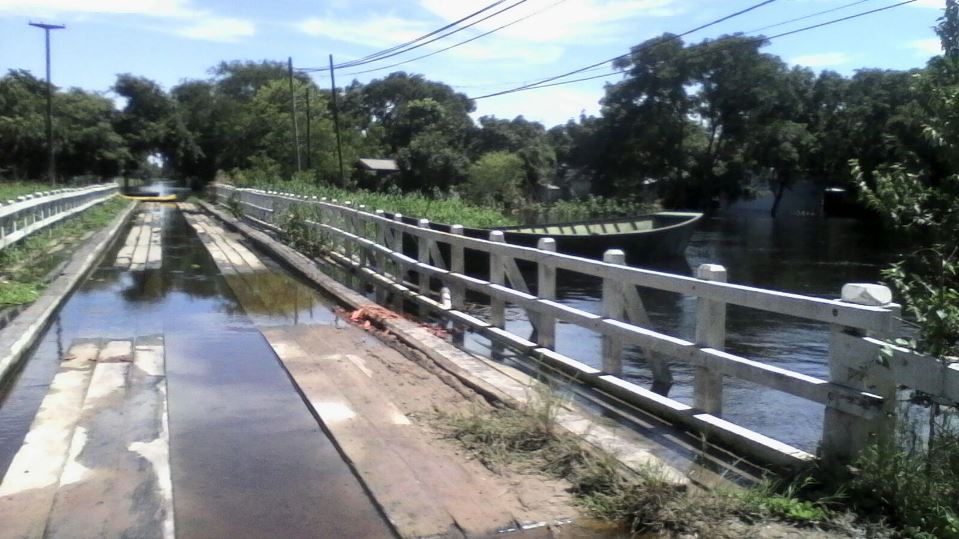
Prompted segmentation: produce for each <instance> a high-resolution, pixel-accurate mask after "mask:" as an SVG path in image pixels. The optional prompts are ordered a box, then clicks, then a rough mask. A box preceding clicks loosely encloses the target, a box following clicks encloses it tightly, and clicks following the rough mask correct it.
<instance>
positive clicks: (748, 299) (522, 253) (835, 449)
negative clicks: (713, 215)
mask: <svg viewBox="0 0 959 539" xmlns="http://www.w3.org/2000/svg"><path fill="white" fill-rule="evenodd" d="M216 194H217V198H218V201H219V202H220V203H221V204H225V205H231V206H233V207H234V208H239V209H240V210H241V211H242V213H243V214H244V216H245V217H248V218H251V219H253V220H256V221H259V222H261V223H264V224H267V225H269V226H272V227H274V228H277V227H279V226H281V224H282V223H280V222H279V220H278V218H277V217H278V216H279V215H281V214H284V213H285V212H287V211H288V210H289V208H290V207H291V206H301V207H306V208H310V209H312V210H313V212H312V215H313V216H314V217H313V219H311V220H309V221H307V225H308V227H309V229H310V230H312V232H313V233H314V234H315V235H316V238H317V239H321V240H325V241H326V242H327V244H328V252H327V253H326V254H327V255H328V256H330V257H332V258H334V259H336V260H337V261H339V262H340V263H341V264H343V265H345V266H347V267H350V268H351V269H352V270H353V271H354V272H356V273H358V274H359V275H361V276H363V277H365V278H367V279H368V280H369V281H371V282H373V283H374V284H375V285H377V286H376V290H377V298H378V300H380V301H381V302H383V301H386V293H387V292H393V293H395V294H396V295H399V296H406V297H408V298H411V299H415V300H417V301H418V302H420V304H422V305H426V306H428V308H430V309H432V310H434V311H436V312H439V313H441V314H443V315H444V316H446V317H448V318H450V319H452V320H454V321H455V322H458V323H461V324H465V325H467V326H469V327H471V328H474V329H476V330H478V331H481V332H483V333H485V334H486V335H487V336H489V337H491V338H492V339H493V340H496V341H499V342H502V343H506V344H508V345H510V346H512V347H515V348H517V349H519V350H521V351H523V352H524V353H526V354H529V355H532V356H536V357H537V358H538V359H539V360H540V361H542V362H545V363H546V364H548V365H550V366H551V367H552V368H555V369H558V370H561V371H563V372H565V373H567V374H568V375H570V376H574V377H576V378H577V379H579V380H580V381H582V382H583V383H586V384H589V385H591V386H592V387H594V388H596V389H597V390H599V391H601V392H604V393H607V394H609V395H611V396H613V397H615V398H617V399H621V400H623V401H625V402H627V403H630V404H632V405H635V406H639V407H641V408H644V409H647V410H649V411H651V412H653V413H656V414H658V415H661V416H662V417H665V418H666V419H669V420H671V421H675V422H677V423H680V424H683V425H685V426H686V427H687V428H690V429H693V430H695V431H697V432H702V433H704V434H708V435H709V436H711V437H714V438H716V439H718V440H720V441H722V442H723V443H725V444H727V445H729V446H731V447H732V448H733V449H735V450H737V451H741V452H742V453H745V454H748V455H752V456H754V457H755V458H759V459H762V460H764V461H766V462H769V463H772V464H774V465H780V466H785V467H794V466H796V465H798V464H801V463H804V462H807V461H809V460H811V459H813V458H814V457H813V455H811V454H809V453H807V452H804V451H802V450H800V449H797V448H795V447H791V446H789V445H787V444H785V443H782V442H780V441H777V440H774V439H772V438H769V437H767V436H764V435H762V434H759V433H756V432H753V431H750V430H748V429H746V428H744V427H742V426H740V425H736V424H733V423H731V422H729V421H726V420H724V419H722V418H721V417H720V416H721V414H722V395H723V379H724V378H726V377H731V378H738V379H741V380H745V381H749V382H752V383H755V384H759V385H762V386H765V387H769V388H772V389H775V390H778V391H782V392H784V393H788V394H792V395H796V396H799V397H801V398H804V399H807V400H810V401H813V402H817V403H820V404H822V405H824V406H825V417H824V422H823V432H822V441H821V453H822V456H823V457H824V458H828V459H830V460H835V461H838V462H848V461H849V460H850V459H852V458H853V457H854V456H855V455H856V454H858V452H859V451H861V450H862V449H863V448H864V447H865V446H866V444H868V443H870V441H871V440H873V439H874V437H875V436H876V435H881V434H883V433H888V432H891V428H892V425H893V424H894V417H895V401H896V399H895V395H896V390H897V388H898V387H899V386H905V387H908V388H913V389H918V390H921V391H924V392H926V393H928V394H930V395H933V396H934V397H936V398H941V399H945V400H949V401H959V365H956V364H950V363H948V362H945V361H942V360H939V359H937V358H932V357H928V356H922V355H919V354H916V353H914V352H911V351H909V350H905V349H902V348H897V347H889V345H887V344H886V342H885V341H887V340H889V339H892V338H894V337H896V336H897V332H898V329H899V328H898V322H897V321H898V319H899V314H900V313H899V308H898V306H897V305H894V304H886V305H860V304H856V303H851V302H849V301H842V300H829V299H823V298H815V297H809V296H802V295H798V294H791V293H786V292H780V291H776V290H767V289H762V288H755V287H749V286H744V285H737V284H731V283H726V282H725V269H724V268H722V266H717V265H712V264H704V265H702V266H700V267H699V268H698V269H697V272H696V277H686V276H680V275H672V274H668V273H663V272H657V271H652V270H647V269H642V268H634V267H630V266H626V265H624V264H623V254H622V252H621V251H608V252H607V253H606V256H605V257H604V260H603V261H598V260H592V259H586V258H581V257H576V256H570V255H565V254H561V253H556V252H555V244H554V242H553V241H552V240H550V239H548V238H546V239H543V240H541V241H540V244H539V246H538V247H539V248H537V249H534V248H529V247H522V246H516V245H510V244H507V243H504V242H503V236H502V232H499V231H491V232H490V238H489V239H488V240H483V239H476V238H469V237H466V236H463V235H461V232H462V227H457V226H454V227H453V229H452V231H451V233H446V232H441V231H437V230H432V229H430V228H429V222H428V221H426V220H421V221H420V222H419V225H418V226H417V225H410V224H406V223H403V222H401V221H400V218H401V217H402V216H398V215H397V216H394V218H393V219H388V218H387V217H385V215H384V214H383V212H382V211H376V212H372V213H371V212H368V211H365V208H363V207H362V206H360V207H353V206H352V205H351V204H350V203H349V202H344V203H342V204H338V203H336V201H335V200H334V201H329V202H328V201H326V200H322V199H321V200H317V199H316V198H315V197H313V198H307V197H302V196H295V195H291V194H283V193H269V192H265V191H259V190H250V189H235V188H232V187H230V186H218V187H216ZM404 239H405V241H406V243H404ZM410 241H412V242H413V243H414V244H415V245H416V257H415V258H414V257H413V256H409V255H407V254H404V245H405V246H406V247H407V250H406V252H409V245H410ZM441 247H442V248H441ZM467 249H469V250H471V251H478V252H481V253H485V254H486V255H488V258H489V280H482V279H478V278H476V277H473V276H470V275H467V274H466V272H465V271H464V260H465V255H464V253H465V250H467ZM444 253H446V254H445V255H444ZM518 260H520V261H526V262H527V263H531V264H535V266H536V269H537V271H536V282H535V283H527V282H526V280H525V278H524V275H523V273H522V272H521V271H520V269H519V267H518V266H517V263H516V262H517V261H518ZM560 269H561V270H565V271H569V272H575V273H581V274H585V275H590V276H592V277H596V278H599V279H601V280H602V283H603V286H602V314H594V313H589V312H585V311H582V310H579V309H575V308H573V307H570V306H567V305H563V304H560V303H557V302H556V301H555V291H556V271H557V270H560ZM409 275H414V276H415V277H416V279H415V282H410V281H409V280H408V279H407V278H406V277H407V276H409ZM436 281H438V282H440V283H442V286H443V287H444V289H445V291H446V292H448V294H447V298H448V299H447V301H445V302H437V301H435V300H434V299H432V298H435V297H437V291H436V290H435V289H431V288H430V285H431V282H436ZM530 284H533V285H534V286H532V287H531V286H530ZM637 286H640V287H646V288H652V289H657V290H665V291H669V292H675V293H679V294H683V295H687V296H693V297H695V298H696V301H697V315H696V332H695V340H694V341H689V340H685V339H682V338H678V337H675V336H671V335H667V334H664V333H660V332H657V331H654V330H653V329H651V327H650V323H649V319H648V317H647V316H646V312H645V309H644V308H643V304H642V300H641V299H640V296H639V294H638V292H637V289H636V287H637ZM467 290H470V291H472V292H474V293H479V294H482V295H485V296H486V297H488V298H489V303H490V311H489V316H488V317H487V318H486V319H480V318H477V317H475V316H472V315H470V314H467V313H466V309H465V295H466V291H467ZM531 290H535V294H534V293H533V292H532V291H531ZM847 299H850V298H847ZM507 303H511V304H514V305H516V306H518V307H521V308H523V309H524V310H525V311H526V312H527V313H528V315H529V320H530V322H531V324H532V326H533V327H534V329H535V337H531V339H534V340H535V342H534V341H530V340H527V339H525V338H523V337H520V336H518V335H514V334H511V333H509V332H507V331H505V329H504V326H505V306H506V304H507ZM727 305H739V306H742V307H747V308H750V309H756V310H760V311H765V312H772V313H778V314H785V315H789V316H793V317H796V318H800V319H806V320H813V321H818V322H824V323H828V324H829V325H830V328H831V332H830V335H831V336H830V339H829V372H830V375H829V379H828V380H823V379H820V378H816V377H813V376H808V375H805V374H801V373H798V372H794V371H790V370H787V369H783V368H780V367H776V366H773V365H768V364H766V363H764V362H762V361H757V360H754V359H748V358H745V357H741V356H738V355H735V354H732V353H729V352H726V351H724V350H723V348H724V346H725V341H726V306H727ZM557 320H560V321H563V322H565V323H569V324H575V325H578V326H580V327H583V328H586V329H588V330H590V331H593V332H596V333H598V334H599V335H600V336H601V338H602V361H603V363H602V370H600V369H595V368H593V367H590V366H588V365H585V364H583V363H582V362H579V361H577V360H575V359H573V358H569V357H566V356H563V355H561V354H558V353H557V352H556V351H555V350H554V347H555V325H556V322H557ZM626 345H633V346H638V347H641V348H642V349H644V351H645V352H646V354H645V355H646V359H647V363H648V366H649V367H650V370H651V371H652V375H653V379H654V380H655V381H656V382H657V383H668V382H669V381H670V380H671V374H670V371H669V364H670V363H684V364H687V365H690V366H692V367H693V368H694V373H695V375H694V384H693V390H694V405H693V406H689V405H686V404H683V403H680V402H678V401H675V400H673V399H669V398H667V397H665V396H662V395H660V394H657V393H656V392H654V391H652V390H650V389H646V388H643V387H640V386H638V385H636V384H634V383H631V382H628V381H626V380H623V379H622V378H620V377H619V376H618V375H620V374H621V373H622V363H621V355H622V350H623V347H624V346H626ZM883 347H887V348H889V349H890V350H892V351H893V354H892V360H890V361H879V357H880V350H881V349H882V348H883ZM887 355H888V354H887ZM784 420H785V418H784Z"/></svg>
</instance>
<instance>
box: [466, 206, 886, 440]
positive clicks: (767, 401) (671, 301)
mask: <svg viewBox="0 0 959 539" xmlns="http://www.w3.org/2000/svg"><path fill="white" fill-rule="evenodd" d="M894 255H895V247H894V246H892V245H889V244H888V243H887V242H886V241H884V239H883V238H882V237H880V235H879V233H878V231H877V230H876V228H875V226H869V225H866V224H863V223H860V222H858V221H854V220H846V219H817V218H781V219H779V220H776V221H773V220H771V219H768V218H765V217H749V218H732V217H729V218H721V219H720V218H716V219H707V220H704V221H703V222H702V223H701V225H700V226H699V228H698V229H697V231H696V233H695V234H694V235H693V238H692V240H691V242H690V245H689V248H688V249H687V251H686V257H685V258H684V259H679V260H671V261H661V262H660V263H659V264H658V265H656V266H655V267H654V269H660V270H663V271H669V272H673V273H681V274H686V275H690V274H692V268H696V267H697V266H699V265H700V264H703V263H713V264H722V265H724V266H725V267H726V269H727V271H728V276H729V278H728V280H729V282H733V283H739V284H747V285H753V286H759V287H763V288H771V289H776V290H785V291H789V292H796V293H801V294H806V295H811V296H818V297H825V298H836V297H838V295H839V290H840V288H842V285H843V284H845V283H848V282H876V281H877V280H878V279H879V278H880V275H879V272H880V270H881V269H882V268H884V267H886V266H887V265H888V263H889V262H890V261H891V260H893V259H894ZM528 278H532V279H535V274H534V275H533V276H531V277H528ZM557 278H558V284H557V293H558V296H559V300H560V302H561V303H564V304H566V305H570V306H573V307H576V308H578V309H582V310H584V311H588V312H593V313H599V312H600V310H601V308H602V305H601V283H600V282H599V280H598V279H591V278H589V277H584V276H578V275H574V274H571V273H568V272H563V271H560V272H559V273H558V276H557ZM639 290H640V294H641V295H642V297H643V301H644V304H645V306H646V308H647V310H648V311H649V314H650V318H651V319H652V322H653V325H654V327H655V329H657V330H658V331H661V332H664V333H667V334H670V335H675V336H679V337H683V338H685V339H689V340H692V339H693V336H694V333H695V325H696V301H695V298H692V297H685V296H681V295H678V294H672V293H668V292H659V291H653V290H648V289H642V288H641V289H639ZM507 315H508V319H509V320H508V322H507V327H508V329H510V330H511V331H514V332H515V333H517V334H519V335H523V336H528V335H530V332H531V328H530V326H529V323H528V322H527V321H526V317H525V314H524V312H522V311H521V310H518V309H513V310H511V311H510V312H508V313H507ZM828 336H829V328H828V326H827V325H826V324H821V323H817V322H809V321H805V320H800V319H797V318H792V317H788V316H781V315H775V314H770V313H764V312H761V311H755V310H751V309H744V308H739V307H736V306H730V307H729V309H728V313H727V349H728V350H729V351H731V352H734V353H737V354H740V355H742V356H744V357H747V358H750V359H754V360H758V361H762V362H765V363H769V364H772V365H776V366H779V367H783V368H787V369H790V370H794V371H797V372H800V373H803V374H807V375H811V376H816V377H819V378H827V377H828ZM556 343H557V350H558V351H560V352H562V353H564V354H567V355H569V356H571V357H574V358H576V359H579V360H580V361H584V362H585V363H588V364H590V365H592V366H595V367H599V366H601V360H600V356H599V351H600V339H599V336H598V335H597V334H596V333H593V332H590V331H588V330H584V329H582V328H579V327H577V326H573V325H570V324H564V323H560V324H559V325H558V327H557V336H556ZM476 346H478V347H488V343H485V342H483V341H482V340H477V341H476ZM624 359H625V360H624V371H625V376H626V378H628V379H630V380H632V381H635V382H637V383H640V384H643V385H645V386H647V387H649V385H650V384H651V382H652V380H651V378H650V374H649V371H648V369H647V368H646V365H645V362H644V361H643V359H642V354H641V353H640V351H639V350H635V349H633V350H627V351H626V354H625V358H624ZM673 374H674V378H675V384H674V385H673V386H672V387H671V388H670V390H669V396H670V397H672V398H675V399H677V400H679V401H681V402H685V403H687V404H692V386H691V382H692V370H691V369H689V368H686V367H684V366H683V365H673ZM724 399H725V403H724V414H723V417H725V418H726V419H729V420H731V421H733V422H735V423H738V424H741V425H743V426H746V427H748V428H750V429H753V430H756V431H758V432H761V433H763V434H766V435H768V436H772V437H773V438H776V439H779V440H782V441H784V442H787V443H789V444H792V445H794V446H796V447H800V448H802V449H805V450H807V451H814V450H815V448H816V445H817V444H818V443H819V439H820V435H821V429H822V419H823V407H822V406H821V405H818V404H815V403H812V402H810V401H806V400H804V399H800V398H798V397H793V396H790V395H787V394H785V393H781V392H778V391H773V390H769V389H767V388H764V387H761V386H756V385H754V384H750V383H747V382H742V381H739V380H735V379H731V378H727V379H726V385H725V395H724Z"/></svg>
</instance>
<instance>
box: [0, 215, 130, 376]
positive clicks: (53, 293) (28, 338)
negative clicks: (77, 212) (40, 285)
mask: <svg viewBox="0 0 959 539" xmlns="http://www.w3.org/2000/svg"><path fill="white" fill-rule="evenodd" d="M136 207H137V204H130V205H129V206H128V207H127V208H126V209H125V210H123V211H122V212H121V213H120V215H118V216H116V217H115V218H114V219H113V221H112V222H111V223H110V224H109V225H107V227H106V228H103V229H101V230H100V231H99V232H97V233H96V234H94V235H93V237H91V238H90V239H89V240H87V241H86V242H85V243H84V244H83V245H81V246H80V247H79V248H78V249H77V250H76V251H74V253H73V254H72V255H71V256H70V260H69V262H67V265H66V266H65V267H64V268H63V270H62V271H61V272H60V275H59V277H57V278H56V279H54V280H53V281H51V282H50V283H49V284H48V285H47V288H46V290H44V292H43V294H42V295H41V296H40V297H39V298H37V300H36V301H34V302H33V303H31V304H30V305H29V306H28V307H27V308H26V309H24V310H22V311H20V314H18V315H17V316H16V317H15V318H14V319H13V320H11V321H10V323H9V324H7V325H6V327H4V328H3V329H2V330H0V354H3V355H2V356H0V387H3V386H4V385H6V383H7V382H8V381H9V378H10V377H11V376H12V375H13V374H14V373H16V371H17V368H18V367H19V366H20V362H21V361H22V360H23V357H24V355H25V354H26V352H27V351H28V350H29V349H30V347H31V346H33V344H34V343H35V342H36V341H37V339H38V338H39V337H40V334H41V333H42V332H43V330H44V329H45V328H46V326H47V323H48V322H49V321H50V318H52V317H53V315H54V314H55V313H56V312H57V310H58V309H59V308H60V307H61V306H62V305H63V303H64V302H65V301H66V300H67V298H69V297H70V295H71V294H72V293H73V292H74V290H76V288H77V287H78V286H79V285H80V282H81V281H82V280H83V278H84V277H86V275H87V274H88V273H89V272H90V270H91V269H93V267H94V266H96V264H97V262H98V261H99V260H100V257H101V256H102V255H103V254H104V253H105V252H106V251H107V249H108V248H109V247H110V245H112V244H113V241H114V240H115V239H116V237H117V234H118V233H119V231H120V229H121V228H122V227H123V225H124V224H126V222H127V221H128V220H129V218H130V216H131V215H133V210H134V209H135V208H136Z"/></svg>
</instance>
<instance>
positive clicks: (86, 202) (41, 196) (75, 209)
mask: <svg viewBox="0 0 959 539" xmlns="http://www.w3.org/2000/svg"><path fill="white" fill-rule="evenodd" d="M118 191H119V186H117V185H116V184H106V185H96V186H92V187H83V188H77V189H59V190H56V191H48V192H41V193H33V194H31V195H25V196H21V197H17V200H15V201H13V202H12V203H10V204H6V205H4V206H0V250H3V249H6V248H7V247H9V246H10V245H13V244H14V243H16V242H18V241H20V240H22V239H24V238H26V237H27V236H29V235H30V234H33V233H34V232H37V231H38V230H42V229H44V228H46V227H48V226H50V225H53V224H55V223H58V222H60V221H62V220H63V219H66V218H67V217H70V216H71V215H76V214H77V213H80V212H82V211H84V210H86V209H87V208H90V207H91V206H95V205H96V204H99V203H101V202H104V201H105V200H107V199H109V198H110V197H112V196H113V195H115V194H116V193H117V192H118Z"/></svg>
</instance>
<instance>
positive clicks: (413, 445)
mask: <svg viewBox="0 0 959 539" xmlns="http://www.w3.org/2000/svg"><path fill="white" fill-rule="evenodd" d="M333 331H335V332H338V333H342V332H341V331H340V330H335V329H334V330H333ZM328 333H329V330H328V329H327V328H310V330H309V331H307V332H297V334H296V341H297V343H299V344H300V345H301V349H309V350H318V349H323V348H326V349H329V348H330V347H331V345H334V346H335V344H336V343H338V342H339V341H340V340H342V339H343V338H344V337H339V339H337V338H336V337H333V338H330V337H327V335H328ZM324 345H325V346H324ZM337 348H339V347H337ZM317 361H319V362H320V363H321V364H322V367H323V369H324V371H325V372H326V373H327V374H328V375H329V376H330V378H331V379H333V380H335V381H336V385H337V387H338V388H339V389H340V391H342V393H343V395H345V396H346V398H347V399H348V400H349V402H350V404H351V408H352V409H353V410H354V411H355V412H356V413H357V414H358V415H361V416H363V417H365V418H367V419H369V421H370V423H371V424H372V426H373V427H374V428H375V429H376V430H377V431H378V434H379V436H381V437H382V438H383V439H384V440H388V441H389V443H390V445H391V447H392V449H393V451H394V452H395V453H396V454H397V455H398V456H399V457H400V459H402V460H403V462H404V463H406V465H407V466H408V467H409V468H410V470H411V471H412V472H413V474H414V475H415V476H416V478H417V480H418V481H419V482H420V484H421V485H422V487H423V490H424V491H425V493H426V494H428V495H430V496H431V497H432V499H433V503H434V504H436V505H437V506H440V507H442V508H443V509H444V510H445V511H446V512H447V513H449V515H450V516H451V517H452V518H453V520H454V521H455V523H456V525H457V526H458V527H459V528H460V529H462V530H463V531H464V532H465V533H466V535H467V536H468V537H473V536H484V537H485V536H488V535H490V534H494V533H496V532H497V531H498V530H500V529H503V528H509V527H512V526H514V525H515V522H516V519H515V518H514V516H513V515H512V514H511V513H509V512H507V511H505V510H504V509H503V508H502V507H500V506H499V505H498V504H496V503H492V502H491V503H488V504H484V503H482V501H483V498H484V496H493V495H495V494H494V493H490V492H486V493H483V492H478V490H480V489H482V485H479V484H476V480H475V478H474V477H473V476H472V475H471V474H470V473H469V472H467V471H466V470H465V469H464V468H463V467H462V466H460V465H459V464H458V463H457V462H455V461H452V460H449V459H445V458H437V457H438V454H437V452H436V451H434V450H432V449H431V448H430V447H429V445H428V444H427V443H426V441H425V440H423V439H422V438H421V437H419V436H416V434H415V432H414V431H415V429H416V427H415V426H413V424H412V422H411V421H410V420H409V418H407V417H406V415H404V414H403V413H402V412H401V411H400V409H399V408H397V407H396V405H395V404H393V403H392V402H391V401H389V400H388V399H387V398H386V396H385V395H384V394H383V393H382V392H381V391H379V390H378V387H377V384H376V381H375V380H374V379H372V376H373V373H372V371H370V370H369V369H367V368H365V367H364V363H363V362H364V360H363V358H361V357H358V356H354V355H351V354H332V355H329V356H325V357H323V358H320V359H317ZM464 485H472V488H471V489H464V488H463V486H464Z"/></svg>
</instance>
